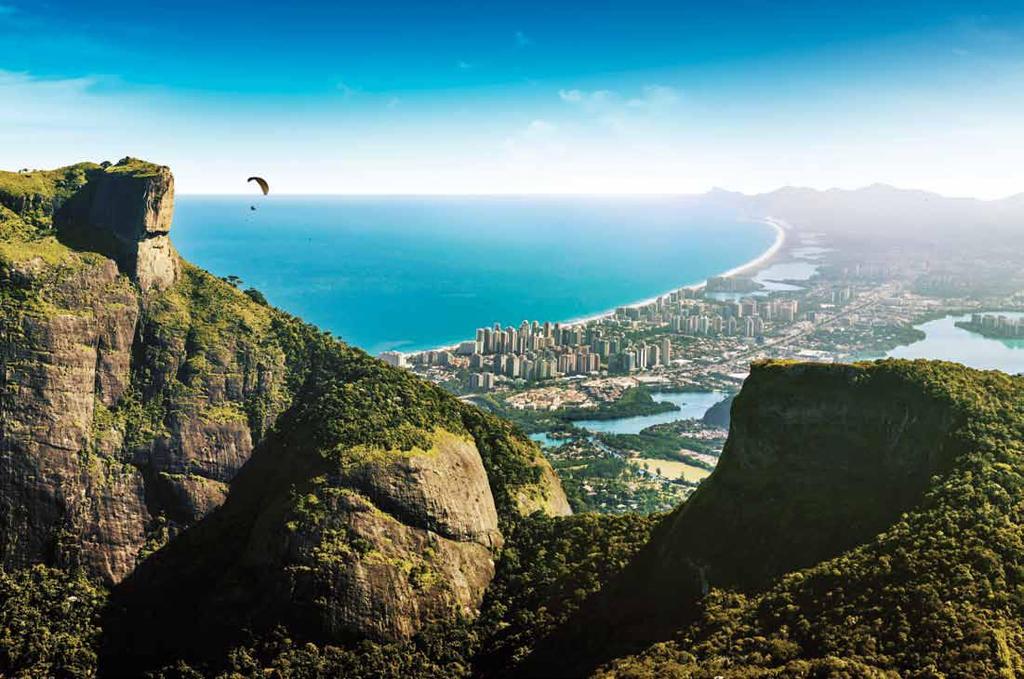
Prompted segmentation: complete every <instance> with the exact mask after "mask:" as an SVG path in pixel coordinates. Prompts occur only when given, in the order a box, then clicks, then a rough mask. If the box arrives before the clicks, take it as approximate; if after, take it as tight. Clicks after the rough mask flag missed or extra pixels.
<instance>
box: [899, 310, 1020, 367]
mask: <svg viewBox="0 0 1024 679" xmlns="http://www.w3.org/2000/svg"><path fill="white" fill-rule="evenodd" d="M990 313H991V312H990ZM998 313H1003V312H998ZM1005 315H1006V316H1010V317H1014V318H1019V317H1020V316H1022V315H1024V314H1021V313H1005ZM969 319H970V315H969V314H968V315H965V316H946V317H945V318H940V319H938V320H934V321H929V322H928V323H922V324H921V325H916V326H914V327H915V328H918V329H919V330H922V331H924V333H925V338H924V339H923V340H921V341H920V342H914V343H913V344H908V345H907V346H903V347H897V348H896V349H893V350H892V351H890V352H889V353H888V354H887V356H889V357H891V358H937V359H942V360H946V361H956V362H957V363H963V364H964V365H966V366H970V367H972V368H979V369H982V370H1002V371H1003V372H1007V373H1010V374H1014V373H1024V339H1012V340H998V339H990V338H988V337H984V336H982V335H979V334H977V333H973V332H970V331H968V330H964V329H962V328H958V327H956V325H954V324H955V323H956V322H957V321H964V320H969Z"/></svg>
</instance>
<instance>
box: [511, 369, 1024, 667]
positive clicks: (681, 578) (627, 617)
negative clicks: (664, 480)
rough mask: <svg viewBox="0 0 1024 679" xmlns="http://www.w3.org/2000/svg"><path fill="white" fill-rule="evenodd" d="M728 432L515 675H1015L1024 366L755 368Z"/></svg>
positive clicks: (1022, 533)
mask: <svg viewBox="0 0 1024 679" xmlns="http://www.w3.org/2000/svg"><path fill="white" fill-rule="evenodd" d="M732 427H733V428H732V431H731V432H730V437H729V441H728V443H727V445H726V447H725V450H724V452H723V455H722V458H721V463H720V464H719V467H718V469H717V470H716V471H715V473H714V474H712V476H711V477H710V478H709V479H708V480H707V481H706V482H705V484H704V485H702V486H701V488H700V489H699V491H698V492H697V493H695V494H694V496H693V497H692V498H691V499H690V500H689V501H688V502H687V503H685V504H684V505H683V506H681V507H680V508H679V509H677V510H676V511H675V512H674V513H673V514H672V515H671V516H670V517H669V518H667V519H666V520H665V521H664V522H663V523H662V524H661V525H659V526H658V528H657V529H656V530H655V532H654V534H653V536H652V539H651V541H650V542H649V543H648V544H647V545H646V546H645V547H644V548H643V549H642V550H641V551H640V552H639V553H638V555H637V557H636V558H635V559H633V560H632V562H631V563H630V564H629V565H628V567H627V568H626V569H625V570H624V571H623V573H622V574H621V575H620V576H619V577H618V578H616V579H615V580H614V581H613V582H612V583H610V585H609V586H608V587H606V588H605V589H604V590H602V592H601V593H599V594H598V595H597V596H596V597H593V598H592V599H591V600H590V601H589V602H588V603H587V604H586V605H584V607H583V608H582V609H581V611H580V614H579V615H578V616H577V618H576V619H575V620H573V621H571V622H570V623H569V624H568V625H567V626H566V627H565V628H564V629H563V630H560V631H559V632H557V633H556V634H555V635H554V636H553V637H552V638H551V639H549V640H547V641H546V642H545V643H544V644H542V645H541V647H540V648H539V650H538V651H537V652H536V653H535V654H534V657H533V658H532V659H531V660H530V661H529V663H528V664H527V668H528V671H539V668H543V671H544V672H545V673H549V674H556V675H557V674H580V673H587V672H590V671H592V670H593V669H594V668H595V667H596V666H598V665H600V664H602V663H606V662H608V661H611V660H613V659H614V658H619V659H618V660H616V661H615V662H613V663H612V664H611V665H609V666H608V667H607V668H606V670H605V671H606V672H608V673H610V674H621V675H623V676H666V675H675V676H700V677H702V676H715V675H724V676H769V675H770V676H776V675H775V674H772V673H773V672H776V673H779V676H866V675H868V674H869V673H870V672H876V673H878V674H879V676H882V675H883V674H884V673H886V672H890V673H899V674H900V675H901V676H908V675H909V676H916V675H915V674H914V673H922V674H921V675H922V676H934V675H932V674H928V672H929V671H932V670H936V669H937V670H938V671H939V672H943V673H947V675H948V676H997V675H999V674H1000V673H1003V674H1006V673H1008V672H1013V671H1020V668H1021V659H1020V653H1021V652H1022V651H1024V635H1022V634H1024V630H1022V628H1021V622H1020V621H1021V620H1022V619H1024V618H1022V615H1024V597H1022V596H1021V591H1022V590H1021V588H1022V587H1024V547H1022V545H1024V529H1022V528H1021V526H1022V525H1024V524H1022V519H1024V515H1022V511H1024V495H1022V493H1021V490H1022V487H1024V486H1022V481H1024V479H1022V476H1021V471H1022V465H1024V457H1022V456H1024V446H1022V441H1024V378H1020V377H1016V378H1013V377H1009V376H1007V375H1005V374H1002V373H998V372H978V371H973V370H969V369H967V368H964V367H963V366H959V365H955V364H949V363H940V362H925V361H918V362H905V361H881V362H877V363H874V364H858V365H854V366H831V365H801V364H787V363H783V362H771V363H766V364H761V365H758V366H755V369H754V370H753V372H752V374H751V377H750V378H748V380H747V382H746V383H745V385H744V387H743V390H742V391H741V392H740V394H739V396H737V398H736V400H735V403H734V406H733V410H732ZM665 641H668V642H669V643H667V644H660V645H652V644H657V642H665ZM644 648H647V649H648V650H646V651H643V652H642V653H641V655H639V656H636V657H629V656H630V654H633V653H636V652H637V651H639V650H641V649H644ZM624 656H625V657H624ZM843 668H845V670H844V669H843ZM929 668H931V669H929ZM843 671H845V672H847V674H842V672H843ZM894 676H895V675H894ZM1007 676H1009V675H1007Z"/></svg>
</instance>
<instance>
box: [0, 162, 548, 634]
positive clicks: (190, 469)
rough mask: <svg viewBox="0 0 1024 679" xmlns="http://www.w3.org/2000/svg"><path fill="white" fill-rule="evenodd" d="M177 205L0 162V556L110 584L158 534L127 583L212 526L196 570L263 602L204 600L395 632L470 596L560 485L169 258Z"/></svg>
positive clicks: (153, 175) (255, 615)
mask: <svg viewBox="0 0 1024 679" xmlns="http://www.w3.org/2000/svg"><path fill="white" fill-rule="evenodd" d="M172 209H173V178H172V177H171V174H170V172H169V171H168V170H167V168H163V167H160V166H155V165H151V164H148V163H142V162H141V161H135V160H131V159H125V160H124V161H122V162H121V163H118V164H116V165H112V166H98V165H91V164H83V165H77V166H71V167H69V168H62V169H61V170H55V171H50V172H38V173H20V174H9V173H0V563H2V564H3V566H4V567H5V568H18V567H22V566H25V565H28V564H30V563H37V562H42V563H47V564H51V565H57V566H72V565H82V566H84V567H85V568H86V569H87V571H88V572H89V573H91V574H94V575H96V576H99V577H101V578H103V579H104V580H106V581H107V582H108V583H117V582H119V581H121V580H123V579H124V578H125V577H126V576H128V575H129V574H131V573H132V572H133V571H134V569H135V568H136V566H137V564H139V563H148V561H146V557H147V556H148V555H149V554H151V553H152V552H153V551H154V550H157V549H159V548H160V547H161V546H163V545H165V544H166V543H167V542H168V541H170V542H171V547H169V548H168V549H167V554H168V555H165V554H164V552H158V553H157V557H158V558H155V559H151V560H152V561H153V562H154V565H153V566H152V567H151V568H147V571H146V572H147V575H146V576H145V577H143V576H142V575H141V574H140V575H139V577H137V578H134V579H133V580H132V585H131V587H126V589H125V591H126V592H129V591H130V592H133V593H135V592H145V591H147V590H146V588H145V586H144V583H145V582H148V578H149V577H150V575H149V574H152V577H153V578H154V579H156V580H159V579H161V578H165V577H168V575H167V574H166V573H164V572H163V571H162V570H161V566H159V565H158V564H164V563H174V562H175V558H176V557H175V556H174V555H176V554H181V553H182V552H181V550H182V549H184V548H182V547H177V545H178V544H179V543H181V544H191V543H194V542H203V541H205V540H207V539H211V538H210V536H213V538H212V539H213V540H214V541H215V543H216V544H218V545H220V544H230V545H233V546H234V547H236V548H237V549H232V550H228V551H224V550H221V549H220V548H218V547H215V546H210V547H209V549H207V547H205V546H204V548H203V550H201V551H197V552H193V553H191V554H190V555H189V556H188V557H187V561H189V562H190V565H191V567H192V568H195V569H199V571H200V572H202V573H203V575H204V577H209V576H210V574H211V573H214V574H217V575H218V576H221V575H222V576H223V577H225V578H228V579H229V580H230V581H231V582H235V580H231V579H232V578H236V577H237V578H238V580H237V581H239V582H240V581H242V580H244V579H245V578H246V577H249V574H251V573H252V569H253V568H255V569H256V570H257V571H258V572H259V573H261V574H263V575H261V576H260V586H261V587H262V586H265V587H266V599H265V601H264V602H263V603H265V604H266V605H265V607H264V608H262V609H260V610H258V611H257V610H252V609H248V608H246V607H245V606H243V605H242V604H241V603H240V600H239V599H237V598H236V599H233V598H232V593H234V594H235V595H237V594H238V592H239V590H236V589H232V588H231V587H226V588H225V590H224V592H223V593H222V594H223V596H221V597H220V598H217V597H214V598H213V600H216V601H217V602H219V604H218V605H223V606H224V607H225V610H230V611H234V612H233V613H232V615H236V616H237V617H236V619H245V620H246V621H253V622H259V621H261V620H263V619H265V618H266V616H268V615H269V611H271V610H274V611H277V613H280V614H281V615H282V616H284V617H285V618H289V617H293V618H294V619H295V620H296V621H297V623H296V624H299V625H303V626H306V627H308V628H309V629H310V630H313V631H314V632H315V633H316V634H318V635H322V636H326V637H328V638H342V637H346V638H348V637H352V638H357V637H370V638H398V637H403V636H407V635H409V634H411V633H412V632H414V631H415V630H416V629H418V627H419V626H420V625H421V624H423V622H424V621H425V620H427V619H430V618H433V617H440V616H442V615H443V614H446V613H447V612H449V611H451V610H459V611H462V612H464V613H472V611H473V610H474V609H475V606H476V605H477V603H478V602H479V598H480V596H481V594H482V591H483V588H484V587H486V585H487V583H488V582H489V580H490V577H491V575H492V574H493V562H492V554H493V553H494V552H495V551H496V550H497V549H498V548H500V545H501V543H502V537H501V531H500V528H499V524H507V523H509V522H513V521H515V520H516V519H515V517H516V516H517V515H518V512H519V511H520V509H521V508H525V507H526V505H527V504H528V503H526V502H525V500H524V498H531V499H532V500H533V501H534V503H535V505H536V506H543V507H548V508H551V509H552V512H553V513H557V511H558V510H559V509H560V508H562V507H565V506H567V505H565V504H564V503H565V498H564V494H563V493H562V491H561V487H560V486H559V485H558V484H557V479H553V477H551V476H550V474H549V472H550V468H549V467H547V466H546V464H545V463H544V462H543V460H542V458H540V456H539V452H538V451H537V449H536V447H534V446H532V444H530V443H529V442H528V441H525V440H524V439H523V438H522V437H521V435H519V434H517V433H515V432H513V431H512V430H511V429H510V428H508V427H507V426H506V425H504V424H502V423H499V422H497V421H496V420H494V419H493V418H490V417H488V416H486V415H483V414H482V413H479V411H476V410H475V409H473V408H470V407H468V406H465V405H464V404H461V403H459V402H458V401H457V400H456V399H454V398H452V397H450V396H448V395H446V394H444V393H443V392H441V391H440V390H437V389H435V388H433V387H431V386H429V385H427V384H424V383H421V382H419V381H418V380H416V379H415V378H413V377H411V376H409V375H406V374H405V373H403V372H400V371H397V370H392V369H389V368H387V367H386V366H381V365H380V364H378V363H377V362H376V361H374V360H373V359H371V358H369V357H368V356H366V355H365V354H363V353H362V352H360V351H357V350H353V349H350V348H347V347H345V346H344V345H342V344H340V343H338V342H336V341H335V340H332V339H330V338H329V337H327V336H325V335H323V334H321V333H319V332H318V331H316V330H315V329H313V328H311V327H310V326H307V325H305V324H303V323H301V322H300V321H299V320H297V319H295V318H293V317H290V316H288V315H287V314H284V313H282V312H280V311H277V310H275V309H272V308H270V307H267V306H264V305H262V304H259V303H256V302H254V301H253V300H251V299H250V298H249V297H248V296H246V295H245V294H243V293H242V292H240V291H238V290H236V289H235V288H233V287H231V286H230V285H228V284H226V283H224V282H222V281H220V280H218V279H216V278H214V277H213V276H210V275H209V274H207V273H205V272H203V271H200V270H198V269H196V268H195V267H192V266H190V265H188V264H187V263H185V262H182V261H181V260H180V259H179V257H178V256H177V254H176V253H175V252H174V249H173V247H172V246H171V244H170V240H169V230H170V224H171V217H172V215H171V211H172ZM332 397H337V398H338V399H340V400H338V401H336V402H335V401H332V400H331V399H332ZM331 403H334V406H335V407H333V408H332V409H330V410H324V409H325V408H327V407H328V405H329V404H331ZM284 412H287V413H288V416H287V417H286V418H285V419H283V420H280V421H279V417H280V416H281V414H282V413H284ZM314 413H315V416H314ZM299 421H302V422H303V423H304V424H303V425H302V427H301V428H300V427H299V426H298V425H297V424H295V423H296V422H299ZM271 432H273V434H271ZM257 449H259V450H260V451H262V452H261V454H260V455H257V456H256V458H254V459H251V458H253V455H254V450H257ZM257 458H258V459H257ZM250 468H251V471H247V474H246V475H241V476H240V470H243V469H245V470H250ZM236 477H237V481H236ZM243 479H249V480H248V481H244V480H243ZM233 482H235V483H233ZM234 486H237V489H235V487H234ZM236 496H237V498H236ZM225 503H226V504H225ZM221 505H225V506H224V509H223V511H221V512H215V511H214V510H216V509H217V508H218V507H220V506H221ZM530 508H531V509H532V508H533V507H530ZM211 512H213V515H212V516H211ZM204 517H209V518H210V521H211V522H210V523H207V522H206V521H203V519H204ZM215 517H220V518H217V519H216V520H215V521H214V520H213V519H214V518H215ZM197 522H198V525H196V524H197ZM238 525H245V526H246V528H245V529H244V532H241V533H240V532H239V531H238V530H236V528H237V526H238ZM191 526H195V527H194V528H192V529H189V528H190V527H191ZM186 529H189V530H186ZM183 531H184V534H182V532H183ZM193 532H194V533H195V534H194V535H193ZM175 536H180V537H179V538H178V539H177V540H175V539H174V538H175ZM208 552H209V554H210V555H211V556H210V559H209V560H208V559H207V557H206V555H207V553H208ZM353 555H355V556H353ZM356 557H358V558H356ZM353 559H355V560H353ZM211 564H212V565H211ZM221 582H223V580H221ZM403 587H404V588H405V589H403ZM126 596H127V595H126ZM133 596H134V594H133ZM139 596H145V594H139ZM243 609H244V610H243ZM293 614H294V615H293ZM212 615H218V613H217V612H214V613H213V614H212ZM191 623H192V621H189V622H188V623H187V624H185V625H184V626H185V627H189V626H190V625H191ZM183 652H185V653H187V649H185V651H183Z"/></svg>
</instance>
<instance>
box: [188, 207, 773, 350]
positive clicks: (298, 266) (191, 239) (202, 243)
mask: <svg viewBox="0 0 1024 679" xmlns="http://www.w3.org/2000/svg"><path fill="white" fill-rule="evenodd" d="M175 202H176V213H175V220H174V225H173V228H172V230H171V238H172V240H173V241H174V243H175V245H176V247H177V248H178V250H179V251H180V252H181V254H182V255H183V256H184V257H186V258H187V259H189V260H190V261H192V262H193V263H195V264H197V265H199V266H201V267H203V268H205V269H207V270H209V271H211V272H213V273H214V274H216V275H218V276H228V275H234V276H238V277H240V278H241V279H242V280H243V286H244V287H249V286H252V287H255V288H257V289H259V290H260V291H261V292H263V293H264V295H266V297H267V299H268V300H269V301H270V302H271V303H272V304H274V305H276V306H279V307H281V308H283V309H285V310H287V311H289V312H291V313H294V314H296V315H298V316H301V317H302V318H304V319H306V320H308V321H310V322H312V323H315V324H317V325H318V326H320V327H322V328H324V329H326V330H330V331H331V332H333V333H334V334H335V335H336V336H338V337H340V338H342V339H344V340H345V341H347V342H349V343H351V344H354V345H356V346H359V347H361V348H363V349H365V350H367V351H369V352H371V353H377V352H380V351H384V350H386V349H397V350H400V351H413V350H420V349H427V348H432V347H437V346H445V345H449V344H453V343H455V342H457V341H459V340H463V339H468V338H471V337H472V336H473V334H474V331H475V329H476V328H477V327H481V326H484V325H491V324H493V323H495V322H500V323H501V324H502V325H510V324H514V325H518V324H519V323H520V321H522V320H524V319H526V320H531V321H532V320H539V321H542V322H543V321H545V320H550V321H559V320H568V319H573V318H580V317H583V316H589V315H592V314H596V313H600V312H602V311H606V310H608V309H612V308H614V307H616V306H620V305H623V304H629V303H632V302H635V301H638V300H641V299H646V298H649V297H653V296H655V295H658V294H661V293H663V292H665V291H667V290H670V289H672V288H675V287H678V286H682V285H687V284H692V283H698V282H700V281H703V280H704V279H705V278H707V277H708V276H713V275H715V274H717V273H721V272H723V271H726V270H728V269H731V268H733V267H736V266H738V265H740V264H743V263H744V262H747V261H749V260H751V259H753V258H755V257H757V256H758V255H760V254H761V253H762V252H764V251H765V250H767V249H768V248H769V247H770V246H771V244H772V242H773V241H774V239H775V233H774V231H773V229H772V228H771V227H770V226H768V225H766V224H762V223H759V222H751V221H744V220H742V219H740V218H738V217H737V216H736V215H732V214H728V213H724V212H721V211H716V210H715V209H712V208H709V207H706V206H701V205H698V204H696V203H695V202H694V201H693V200H692V199H686V198H671V197H614V198H609V197H600V198H598V197H572V198H566V197H538V196H532V197H347V196H346V197H337V196H322V197H310V196H303V197H297V196H273V195H271V196H266V197H263V196H259V197H247V196H187V195H185V196H178V198H177V199H176V201H175ZM250 206H255V207H256V209H255V210H251V209H250Z"/></svg>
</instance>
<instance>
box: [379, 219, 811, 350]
mask: <svg viewBox="0 0 1024 679" xmlns="http://www.w3.org/2000/svg"><path fill="white" fill-rule="evenodd" d="M751 221H754V222H760V223H761V224H767V225H768V226H770V227H772V228H773V229H775V240H774V241H773V242H772V244H771V245H770V246H768V249H767V250H765V251H764V252H762V253H761V254H760V255H758V256H757V257H755V258H753V259H751V260H750V261H747V262H744V263H743V264H740V265H739V266H735V267H733V268H731V269H729V270H728V271H725V272H723V273H720V274H715V276H712V277H713V278H714V277H720V276H721V277H728V276H736V275H739V274H742V273H748V272H750V271H752V270H755V269H759V268H761V267H762V266H764V265H765V264H767V263H768V262H769V261H770V260H771V259H772V258H774V257H775V256H776V255H777V254H778V253H779V251H780V250H782V247H783V246H784V245H785V244H786V235H787V232H789V231H790V230H792V226H791V225H790V224H788V223H787V222H785V221H783V220H781V219H778V218H776V217H770V216H769V217H761V218H758V219H754V220H751ZM707 284H708V279H706V278H705V279H704V280H703V281H700V282H699V283H689V284H684V285H678V286H675V287H673V288H671V289H669V290H666V291H665V292H662V293H661V294H658V295H655V296H653V297H648V298H646V299H642V300H640V301H638V302H631V303H629V304H620V305H618V306H616V307H615V308H614V309H608V310H607V311H602V312H600V313H596V314H592V315H590V316H581V317H579V318H572V319H569V320H566V321H557V322H558V323H560V324H561V325H562V326H573V325H581V324H586V323H590V322H591V321H598V320H601V319H602V318H608V317H610V316H613V315H614V314H615V309H619V308H627V309H630V308H635V307H641V306H646V305H647V304H651V303H652V302H655V301H657V299H658V298H659V297H664V296H665V295H668V294H671V293H673V292H675V291H676V290H700V289H702V288H704V287H705V286H706V285H707ZM461 341H468V340H461ZM458 346H459V344H458V343H456V344H448V345H444V346H439V347H432V348H430V349H417V350H416V351H402V352H399V353H401V354H402V355H403V356H413V355H415V354H422V353H425V352H428V351H452V350H454V349H456V348H458Z"/></svg>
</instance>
